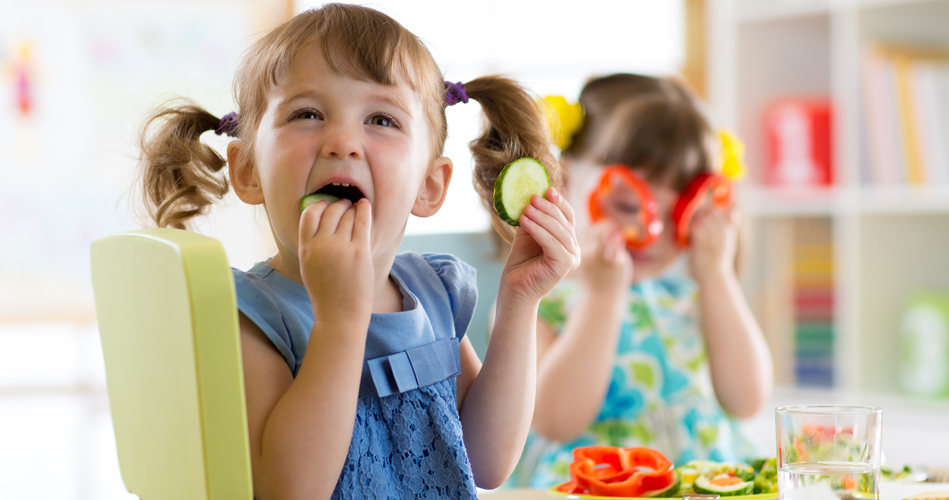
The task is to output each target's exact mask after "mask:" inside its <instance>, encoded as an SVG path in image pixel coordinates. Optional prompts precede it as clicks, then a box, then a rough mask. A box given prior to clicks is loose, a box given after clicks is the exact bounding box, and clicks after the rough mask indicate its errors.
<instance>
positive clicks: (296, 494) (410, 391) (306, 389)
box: [143, 4, 579, 500]
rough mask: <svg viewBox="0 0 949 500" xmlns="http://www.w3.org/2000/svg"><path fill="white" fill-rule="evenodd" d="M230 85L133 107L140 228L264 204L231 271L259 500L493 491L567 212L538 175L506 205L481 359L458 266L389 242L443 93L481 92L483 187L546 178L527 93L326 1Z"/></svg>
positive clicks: (431, 151) (506, 464)
mask: <svg viewBox="0 0 949 500" xmlns="http://www.w3.org/2000/svg"><path fill="white" fill-rule="evenodd" d="M235 94H236V98H237V102H238V108H239V109H238V112H237V113H236V114H229V115H227V116H225V117H224V118H223V119H219V118H217V117H215V116H214V115H211V114H210V113H208V112H207V111H204V110H203V109H201V108H199V107H198V106H196V105H187V106H181V107H177V108H166V109H162V110H159V111H158V112H156V114H155V115H153V116H152V117H151V118H150V119H149V121H148V123H147V125H146V133H145V134H143V137H144V139H143V166H144V172H145V173H144V188H145V193H146V194H147V204H148V206H149V207H150V210H151V214H152V216H153V218H154V222H155V223H156V225H158V226H165V227H176V228H185V227H186V224H187V222H188V220H189V219H190V218H191V217H193V216H195V215H199V214H202V213H204V212H205V210H206V209H207V208H208V207H209V205H210V204H212V202H213V199H214V198H219V197H221V196H222V195H223V194H224V193H225V192H226V191H227V190H228V188H229V187H231V188H233V189H234V190H235V192H236V193H237V195H238V197H239V198H240V199H241V200H242V201H244V202H245V203H249V204H252V205H262V206H263V207H264V208H265V210H266V212H267V215H268V218H269V221H270V225H271V229H272V233H273V237H274V239H275V242H276V247H277V252H276V254H275V255H273V256H272V257H271V258H270V259H268V260H267V261H266V262H261V263H258V264H256V265H255V266H253V267H252V268H251V269H250V270H248V271H247V272H244V271H240V270H236V269H235V270H234V280H235V285H236V290H237V302H238V308H239V310H240V314H239V324H240V335H241V341H242V351H243V361H244V377H245V381H244V382H245V390H246V396H247V419H248V431H249V435H250V452H251V465H252V475H253V483H254V495H255V497H256V498H257V499H258V500H265V499H272V498H307V499H313V498H330V497H332V498H364V497H372V498H475V496H476V489H475V486H476V485H477V486H480V487H484V488H492V487H496V486H498V485H499V484H500V483H501V482H503V481H504V480H505V479H506V478H507V477H508V475H509V474H510V472H511V470H512V469H513V468H514V465H515V463H516V461H517V458H518V456H519V454H520V452H521V449H522V446H523V444H524V440H525V438H526V436H527V432H528V428H529V424H530V418H531V414H532V411H533V404H534V392H535V377H536V364H535V362H534V361H535V358H536V339H535V335H536V334H535V328H536V315H537V308H538V304H539V302H540V299H541V298H542V297H543V296H544V295H545V294H546V293H547V292H548V291H550V290H551V289H552V288H553V287H554V285H555V284H556V283H557V282H558V281H560V279H561V278H562V277H563V276H565V275H566V274H568V273H569V272H571V271H572V270H573V269H574V268H576V267H577V265H578V263H579V244H578V242H577V240H576V237H575V234H574V228H573V224H574V223H573V218H574V213H573V210H572V209H571V207H570V205H569V204H568V203H567V202H566V200H565V199H564V198H563V197H562V196H561V195H560V194H559V193H558V191H557V190H556V189H553V188H550V189H547V190H546V191H541V193H542V194H544V196H538V195H536V194H534V195H532V196H531V195H528V196H527V197H526V198H522V204H521V206H520V207H519V209H520V210H522V211H523V214H522V215H520V217H518V218H516V221H517V223H519V226H518V228H517V230H516V235H515V237H514V242H513V248H512V251H511V253H510V256H509V258H508V259H507V262H506V264H505V267H504V271H503V274H502V278H501V283H500V289H499V293H498V297H499V299H498V309H497V319H496V321H495V324H496V325H497V326H496V327H495V328H494V331H493V333H492V335H491V341H490V344H489V346H488V351H487V354H486V356H485V360H484V363H483V364H482V363H481V362H480V361H479V359H478V357H477V356H476V354H475V352H474V350H473V349H472V347H471V344H470V342H469V340H468V339H467V338H466V337H465V331H466V329H467V327H468V324H469V321H470V319H471V316H472V313H473V311H474V307H475V302H476V300H477V296H476V295H477V292H476V288H475V272H474V270H473V269H472V268H471V267H470V266H468V265H466V264H465V263H463V262H461V261H459V260H458V259H457V258H455V257H453V256H451V255H437V254H425V255H418V254H414V253H402V254H397V250H398V248H399V244H400V242H401V241H402V237H403V233H404V231H405V226H406V221H407V219H408V217H409V215H410V214H414V215H416V216H420V217H428V216H431V215H433V214H435V212H437V211H438V209H439V207H440V206H441V204H442V202H443V201H444V200H445V196H446V193H447V188H448V184H449V181H450V180H451V175H452V170H453V165H452V162H451V160H449V159H448V158H445V157H443V156H442V155H441V153H442V149H443V146H444V142H445V137H446V135H447V125H446V117H445V106H446V105H450V104H453V103H455V102H467V101H468V99H469V98H470V99H474V100H476V101H478V102H479V103H480V104H481V106H482V109H483V111H484V113H485V115H486V118H487V124H486V126H485V128H484V132H483V135H482V136H481V137H479V138H477V139H476V140H475V141H474V142H473V143H472V146H471V147H472V150H473V152H474V157H475V167H474V169H475V175H476V177H477V179H478V182H480V183H481V185H483V186H484V187H485V189H486V186H488V185H489V184H490V185H491V188H492V189H493V184H494V179H495V178H497V177H498V175H499V173H500V171H501V170H502V168H503V167H504V166H505V165H506V164H509V163H512V162H514V161H515V160H518V159H520V158H522V157H532V158H534V159H536V160H538V161H539V162H540V164H542V165H544V166H545V167H547V169H549V171H550V173H551V175H552V176H553V177H554V183H555V185H556V181H557V176H558V175H559V169H558V162H557V160H556V159H555V158H554V157H553V156H552V155H551V153H550V148H549V144H548V142H547V136H546V132H545V130H544V126H543V121H542V119H541V118H540V115H539V113H538V112H537V110H536V108H535V106H534V105H533V101H532V99H531V98H530V97H529V96H528V94H526V93H525V91H524V90H522V88H521V87H519V86H518V85H517V84H516V83H515V82H513V81H511V80H509V79H505V78H501V77H485V78H479V79H476V80H473V81H471V82H468V83H466V84H464V85H461V84H455V83H448V82H444V80H443V77H442V75H441V73H440V71H439V70H438V67H437V66H436V64H435V62H434V60H433V59H432V57H431V54H430V53H429V52H428V50H427V48H426V47H425V46H424V45H423V44H422V43H421V42H420V41H419V39H418V38H417V37H415V36H414V35H413V34H412V33H410V32H408V31H407V30H405V29H404V28H403V27H402V26H400V25H399V24H398V23H397V22H396V21H394V20H393V19H391V18H389V17H388V16H386V15H384V14H381V13H379V12H377V11H375V10H371V9H368V8H365V7H360V6H353V5H340V4H328V5H324V6H323V7H321V8H319V9H315V10H310V11H307V12H304V13H302V14H299V15H297V16H295V17H294V18H293V19H291V20H290V21H288V22H286V23H284V24H283V25H281V26H279V27H277V28H276V29H274V30H273V31H272V32H270V33H269V34H267V35H266V36H264V37H263V38H262V39H261V40H260V41H258V42H257V43H256V44H255V45H254V46H253V47H252V48H251V49H250V51H249V53H248V55H247V56H246V57H245V59H244V60H243V62H242V65H241V66H240V68H239V69H238V72H237V75H236V79H235ZM215 129H216V131H217V132H218V133H228V134H232V135H234V136H235V137H236V139H235V140H233V141H232V142H230V144H229V145H228V147H227V160H226V162H225V160H224V159H223V158H221V157H219V156H218V155H217V154H216V153H215V152H214V151H213V150H212V149H210V148H209V147H208V146H206V145H203V144H202V143H201V142H200V136H201V134H202V133H204V132H205V131H209V130H215ZM225 166H227V167H228V168H227V177H226V178H225V177H224V174H223V169H224V167H225ZM516 178H517V176H516V175H515V180H516ZM313 194H319V195H321V196H316V197H315V198H317V199H315V200H314V199H312V198H311V199H308V200H305V199H306V198H307V197H308V196H309V195H313ZM491 194H492V195H493V191H492V193H491ZM320 198H322V199H320ZM310 202H312V203H310ZM493 202H494V199H493V196H492V197H490V198H486V199H485V203H493ZM525 203H526V206H524V204H525ZM301 205H305V208H303V209H302V210H301ZM512 209H513V207H512Z"/></svg>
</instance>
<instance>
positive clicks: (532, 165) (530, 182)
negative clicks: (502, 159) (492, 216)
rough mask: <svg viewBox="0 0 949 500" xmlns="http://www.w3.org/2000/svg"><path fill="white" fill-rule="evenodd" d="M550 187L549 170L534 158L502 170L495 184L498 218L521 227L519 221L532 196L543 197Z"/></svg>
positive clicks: (518, 161)
mask: <svg viewBox="0 0 949 500" xmlns="http://www.w3.org/2000/svg"><path fill="white" fill-rule="evenodd" d="M549 187H550V175H549V174H548V173H547V169H546V168H544V166H543V165H542V164H541V163H540V162H539V161H537V160H535V159H533V158H521V159H519V160H515V161H513V162H511V163H509V164H508V165H507V166H505V167H504V170H501V173H500V174H499V175H498V179H497V181H495V182H494V208H495V209H496V210H497V211H498V217H500V218H501V220H503V221H504V222H506V223H508V224H510V225H512V226H520V223H518V221H517V220H518V219H519V218H520V217H521V214H522V213H524V207H525V206H527V204H528V203H530V201H531V196H532V195H535V194H536V195H539V196H541V197H543V196H544V194H545V193H546V192H547V188H549Z"/></svg>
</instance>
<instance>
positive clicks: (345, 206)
mask: <svg viewBox="0 0 949 500" xmlns="http://www.w3.org/2000/svg"><path fill="white" fill-rule="evenodd" d="M352 205H353V202H351V201H349V200H347V199H346V198H343V199H341V200H339V201H334V202H333V203H331V204H330V206H328V207H326V210H325V211H323V217H321V218H320V227H319V229H318V230H317V231H316V233H317V235H323V236H331V235H333V234H335V233H336V230H337V228H338V227H339V221H340V219H341V218H342V217H343V214H344V213H346V211H347V210H349V207H351V206H352Z"/></svg>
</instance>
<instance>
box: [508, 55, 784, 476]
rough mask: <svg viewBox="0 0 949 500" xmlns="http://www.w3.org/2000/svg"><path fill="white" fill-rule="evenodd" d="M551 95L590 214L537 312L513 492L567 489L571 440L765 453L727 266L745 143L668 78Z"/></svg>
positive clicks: (615, 78) (682, 452)
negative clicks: (531, 395) (564, 274)
mask: <svg viewBox="0 0 949 500" xmlns="http://www.w3.org/2000/svg"><path fill="white" fill-rule="evenodd" d="M548 101H549V103H551V104H552V105H550V106H547V109H548V114H549V115H550V116H553V117H554V118H558V119H559V120H557V121H554V122H553V126H552V127H551V129H552V131H553V132H554V133H555V134H556V133H559V134H560V140H561V143H560V144H559V146H560V147H561V149H562V160H563V162H564V164H565V167H566V168H567V175H568V179H567V180H568V184H567V199H568V200H569V201H570V203H571V204H572V205H573V206H575V207H584V208H586V210H582V209H581V210H578V214H577V222H576V224H577V234H578V236H579V238H580V240H581V242H582V245H583V259H582V262H581V264H580V267H579V269H578V270H577V271H576V272H574V273H573V274H572V275H571V276H570V277H569V278H568V279H566V280H564V281H563V282H562V283H561V284H560V285H558V286H557V287H556V288H555V290H554V291H553V292H552V293H551V294H549V295H548V296H547V297H546V298H545V299H544V300H543V301H542V303H541V306H540V310H539V321H538V373H537V376H538V379H537V401H536V406H535V411H534V418H533V423H532V429H533V431H532V438H531V442H530V444H529V448H528V450H527V451H526V453H525V455H524V457H523V458H522V461H521V464H520V469H519V472H520V474H519V477H518V478H517V479H516V482H517V484H519V485H525V484H529V485H530V486H532V487H548V486H550V485H553V484H557V483H561V482H563V481H566V480H568V479H569V472H568V467H569V466H570V464H571V462H573V460H574V457H573V455H572V453H571V452H572V450H573V449H574V448H577V447H579V446H589V445H608V446H620V447H632V446H647V447H651V448H654V449H656V450H659V451H660V452H662V453H663V454H665V455H666V456H668V457H669V459H671V460H672V461H674V462H675V463H676V464H681V463H685V462H686V461H688V460H692V459H710V460H716V461H737V460H743V459H747V458H750V457H752V456H755V455H758V454H759V452H758V450H757V449H756V444H755V443H754V440H753V439H752V438H751V436H746V435H745V432H744V431H743V430H742V429H741V425H740V422H738V421H737V419H744V418H748V417H751V416H752V415H754V414H756V413H757V412H758V411H759V410H761V409H762V407H763V406H764V405H765V404H766V402H767V401H768V398H769V396H770V392H771V389H772V385H773V376H772V361H771V355H770V352H769V350H768V347H767V345H766V343H765V340H764V337H763V335H762V333H761V330H760V327H759V326H758V324H757V322H756V320H755V318H754V316H753V315H752V313H751V310H750V308H749V306H748V304H747V301H746V299H745V297H744V295H743V293H742V291H741V288H740V287H739V283H738V279H737V277H736V273H735V262H736V254H737V250H738V242H739V237H738V233H739V225H740V220H739V217H738V213H737V211H736V210H734V209H733V208H732V207H731V200H732V192H731V184H730V183H729V182H728V177H730V176H731V177H734V175H735V174H736V173H740V170H741V164H740V160H739V157H740V151H739V150H738V149H739V148H740V145H739V144H738V143H737V141H736V140H735V139H734V138H733V137H732V136H730V135H727V134H721V135H720V134H716V133H715V132H714V131H713V129H712V127H711V125H710V122H709V119H708V118H707V117H706V116H705V114H704V112H703V110H702V106H701V104H700V103H699V101H698V100H697V99H696V98H695V97H694V96H693V95H692V94H691V93H690V92H689V91H688V90H687V89H686V88H684V86H683V85H681V84H679V83H678V82H676V81H674V80H672V79H667V78H652V77H646V76H639V75H631V74H617V75H611V76H607V77H602V78H596V79H593V80H591V81H589V82H588V83H587V84H586V86H585V87H584V89H583V91H582V93H581V94H580V103H579V106H582V112H581V111H579V110H577V109H570V107H569V105H566V103H565V100H564V99H563V98H553V99H551V98H548ZM571 116H573V117H574V118H573V119H571V118H570V117H571ZM577 116H581V117H582V119H576V117H577ZM571 122H572V123H573V124H574V125H575V127H571ZM555 139H556V137H555Z"/></svg>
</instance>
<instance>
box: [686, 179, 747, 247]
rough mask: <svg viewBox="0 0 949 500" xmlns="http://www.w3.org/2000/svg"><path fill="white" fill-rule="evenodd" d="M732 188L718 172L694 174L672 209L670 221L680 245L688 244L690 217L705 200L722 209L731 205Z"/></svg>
mask: <svg viewBox="0 0 949 500" xmlns="http://www.w3.org/2000/svg"><path fill="white" fill-rule="evenodd" d="M733 198H734V189H733V188H732V183H731V182H729V181H728V179H727V178H725V176H723V175H719V174H708V173H703V174H699V175H696V176H695V177H694V178H693V179H692V181H691V182H689V185H688V186H686V187H685V190H684V191H682V194H681V195H680V196H679V199H678V201H676V204H675V208H673V209H672V221H673V222H674V223H675V227H676V241H677V242H678V243H679V246H681V247H687V246H689V230H690V228H691V224H692V217H693V216H694V215H695V212H696V210H698V209H699V208H700V207H701V206H702V205H703V204H705V202H706V201H708V202H710V203H711V204H712V205H714V206H716V207H720V208H724V209H728V208H730V207H731V206H732V200H733Z"/></svg>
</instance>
